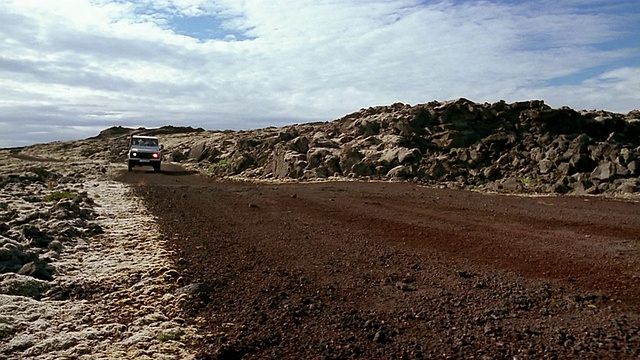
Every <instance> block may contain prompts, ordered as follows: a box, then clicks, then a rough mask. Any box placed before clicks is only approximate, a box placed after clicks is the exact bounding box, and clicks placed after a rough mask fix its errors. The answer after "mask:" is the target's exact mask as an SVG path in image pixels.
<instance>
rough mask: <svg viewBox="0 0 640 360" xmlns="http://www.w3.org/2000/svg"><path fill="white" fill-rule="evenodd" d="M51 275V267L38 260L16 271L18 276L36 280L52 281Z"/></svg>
mask: <svg viewBox="0 0 640 360" xmlns="http://www.w3.org/2000/svg"><path fill="white" fill-rule="evenodd" d="M53 273H54V270H53V268H52V267H51V266H49V265H47V264H46V263H44V262H42V261H39V260H34V261H32V262H29V263H26V264H24V265H23V266H22V267H21V268H20V270H18V274H20V275H27V276H32V277H34V278H36V279H40V280H46V281H51V280H53Z"/></svg>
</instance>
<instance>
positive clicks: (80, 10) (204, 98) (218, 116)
mask: <svg viewBox="0 0 640 360" xmlns="http://www.w3.org/2000/svg"><path fill="white" fill-rule="evenodd" d="M0 24H2V25H0V39H2V41H0V50H1V51H0V93H2V96H0V147H10V146H22V145H28V144H33V143H39V142H50V141H55V140H69V139H81V138H86V137H89V136H93V135H95V134H97V133H98V132H99V131H100V130H102V129H104V128H107V127H110V126H116V125H122V126H131V127H138V126H145V127H156V126H162V125H169V124H171V125H176V126H180V125H184V126H194V127H204V128H206V129H253V128H262V127H267V126H281V125H286V124H291V123H303V122H309V121H318V120H333V119H336V118H339V117H341V116H343V115H345V114H347V113H351V112H353V111H356V110H358V109H360V108H363V107H369V106H375V105H387V104H391V103H394V102H403V103H409V104H417V103H425V102H429V101H432V100H440V101H445V100H449V99H455V98H459V97H466V98H468V99H471V100H474V101H478V102H485V101H488V102H494V101H498V100H501V99H504V100H506V101H508V102H512V101H520V100H529V99H543V100H545V101H546V102H547V103H548V104H549V105H551V106H553V107H560V106H565V105H566V106H570V107H572V108H575V109H605V110H609V111H615V112H622V113H626V112H628V111H630V110H632V109H637V108H640V0H631V1H609V0H602V1H597V0H596V1H586V0H563V1H557V0H554V1H549V0H540V1H507V0H502V1H500V0H493V1H492V0H486V1H464V0H456V1H453V0H450V1H417V0H387V1H372V0H297V1H284V0H243V1H240V0H216V1H205V0H139V1H128V0H118V1H108V0H49V1H40V0H0Z"/></svg>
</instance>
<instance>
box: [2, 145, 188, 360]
mask: <svg viewBox="0 0 640 360" xmlns="http://www.w3.org/2000/svg"><path fill="white" fill-rule="evenodd" d="M62 145H64V144H62ZM60 146H61V145H60V144H46V145H39V146H35V147H30V148H27V149H21V152H20V153H18V152H17V151H13V150H12V151H7V150H0V190H1V191H0V358H2V359H23V358H38V359H62V358H65V359H66V358H73V359H95V358H109V359H116V358H117V359H122V358H136V359H142V358H146V359H161V358H171V359H173V358H180V359H189V358H193V356H192V355H191V354H190V353H189V352H188V351H187V350H185V349H186V347H187V345H186V344H185V343H184V341H192V340H189V339H193V338H194V331H193V330H192V329H190V328H189V327H188V326H186V325H185V324H184V320H182V319H180V318H179V317H178V315H179V314H178V313H177V311H176V309H178V308H179V303H180V302H183V301H185V296H184V295H182V296H181V294H179V293H176V294H175V295H174V294H172V291H173V290H174V289H176V288H177V287H178V284H176V278H175V277H174V275H175V274H176V272H175V270H172V269H171V264H170V262H169V260H168V258H169V256H168V255H169V254H168V253H167V252H166V251H165V250H164V249H163V248H162V246H161V242H162V241H161V238H160V235H159V234H158V232H157V229H156V224H155V222H154V219H153V217H152V216H151V215H149V214H148V212H146V210H144V206H143V205H142V204H141V203H140V200H139V199H137V198H135V197H134V196H132V195H131V194H129V193H128V191H129V190H128V188H127V187H126V186H124V185H123V184H120V183H115V182H113V181H109V180H108V176H109V172H110V171H123V170H124V169H126V168H125V167H124V166H123V165H122V164H121V165H120V166H119V167H118V166H117V165H114V166H108V165H107V164H106V163H101V162H98V161H96V162H93V161H84V160H83V158H82V157H81V155H80V154H79V152H82V151H85V152H86V151H87V149H88V147H82V146H80V147H69V151H66V150H65V149H62V150H61V151H60V152H55V151H52V147H60ZM43 149H46V150H43ZM74 152H75V153H74ZM44 154H46V156H53V157H57V158H63V157H65V156H71V157H73V158H75V159H74V160H73V161H60V160H59V159H50V158H45V157H42V155H44ZM103 172H104V173H103ZM131 214H136V216H135V217H132V216H131Z"/></svg>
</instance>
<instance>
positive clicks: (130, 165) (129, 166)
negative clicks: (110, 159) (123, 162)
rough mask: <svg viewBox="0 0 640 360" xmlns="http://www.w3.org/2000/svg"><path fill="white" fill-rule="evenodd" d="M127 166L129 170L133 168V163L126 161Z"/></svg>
mask: <svg viewBox="0 0 640 360" xmlns="http://www.w3.org/2000/svg"><path fill="white" fill-rule="evenodd" d="M127 165H128V166H127V168H128V169H129V171H131V170H133V165H132V164H131V163H127Z"/></svg>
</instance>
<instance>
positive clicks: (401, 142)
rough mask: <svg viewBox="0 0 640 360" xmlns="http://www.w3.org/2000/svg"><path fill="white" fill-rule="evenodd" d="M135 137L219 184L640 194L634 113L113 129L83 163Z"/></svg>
mask: <svg viewBox="0 0 640 360" xmlns="http://www.w3.org/2000/svg"><path fill="white" fill-rule="evenodd" d="M132 133H137V134H153V135H159V136H161V140H162V142H163V143H164V144H165V150H166V151H165V156H166V157H167V158H168V160H170V161H175V162H178V163H183V164H186V165H187V166H191V167H195V168H197V169H199V170H200V171H202V172H205V173H208V174H210V175H212V176H219V177H238V178H250V179H260V180H272V179H275V180H287V179H297V180H315V179H328V178H343V177H350V178H359V179H370V180H389V179H394V180H405V181H414V182H418V183H423V184H429V185H441V186H446V187H451V188H467V189H478V190H489V191H499V192H511V193H547V194H548V193H561V194H564V193H571V194H577V195H582V194H606V195H619V194H631V193H635V192H636V191H637V190H638V189H639V186H640V183H639V181H638V176H639V175H640V158H639V157H638V155H639V151H640V111H638V110H634V111H631V112H629V113H628V114H619V113H612V112H607V111H603V110H582V111H576V110H573V109H571V108H568V107H561V108H558V109H554V108H551V107H550V106H548V105H546V104H545V103H544V102H543V101H540V100H532V101H522V102H515V103H506V102H504V101H499V102H496V103H474V102H472V101H470V100H467V99H463V98H462V99H457V100H452V101H447V102H438V101H432V102H429V103H426V104H419V105H415V106H411V105H406V104H402V103H395V104H392V105H389V106H376V107H370V108H366V109H361V110H359V111H357V112H354V113H351V114H348V115H346V116H344V117H342V118H340V119H337V120H334V121H329V122H316V123H307V124H294V125H289V126H284V127H279V128H276V127H270V128H264V129H257V130H248V131H205V130H203V129H194V128H191V127H187V128H181V127H161V128H158V129H126V128H122V127H117V128H110V129H106V130H104V131H103V132H102V133H101V134H100V135H99V136H98V137H96V138H94V139H93V141H96V140H100V141H104V140H105V139H109V140H110V142H107V143H105V144H104V145H103V146H102V147H99V146H96V145H95V143H94V144H93V145H92V146H91V147H89V149H88V150H85V151H93V152H94V154H96V155H97V156H101V155H103V154H101V152H103V151H104V152H106V153H107V159H108V160H110V161H124V157H125V154H126V141H127V138H128V136H129V135H130V134H132ZM168 134H170V135H168ZM87 141H89V139H88V140H87ZM89 155H91V154H89Z"/></svg>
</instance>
